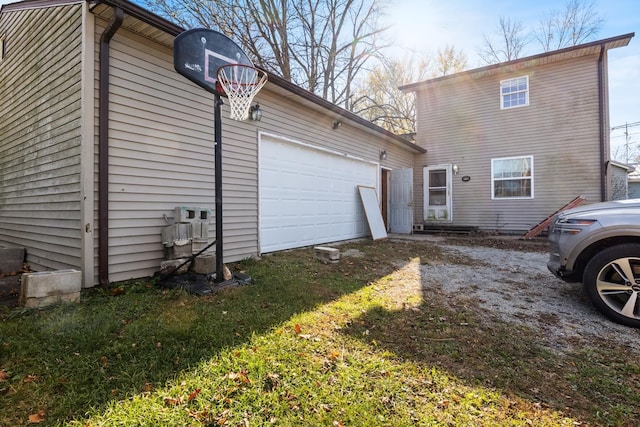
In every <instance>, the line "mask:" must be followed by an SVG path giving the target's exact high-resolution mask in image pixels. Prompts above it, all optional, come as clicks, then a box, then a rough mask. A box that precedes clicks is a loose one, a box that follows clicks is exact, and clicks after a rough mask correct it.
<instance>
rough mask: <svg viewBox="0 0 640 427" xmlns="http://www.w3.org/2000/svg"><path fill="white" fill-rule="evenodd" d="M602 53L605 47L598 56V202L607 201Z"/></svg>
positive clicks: (603, 47) (603, 46)
mask: <svg viewBox="0 0 640 427" xmlns="http://www.w3.org/2000/svg"><path fill="white" fill-rule="evenodd" d="M604 52H605V45H604V44H601V45H600V56H599V57H598V119H599V122H600V123H599V124H600V201H601V202H604V201H605V200H607V182H606V175H607V164H606V158H607V155H606V149H607V146H606V142H605V133H604V126H605V123H606V117H605V114H606V113H605V107H604V90H605V87H604Z"/></svg>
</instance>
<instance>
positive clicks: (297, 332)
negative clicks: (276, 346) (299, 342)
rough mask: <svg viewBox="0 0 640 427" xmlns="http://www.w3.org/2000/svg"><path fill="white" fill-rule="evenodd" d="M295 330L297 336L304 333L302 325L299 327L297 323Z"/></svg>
mask: <svg viewBox="0 0 640 427" xmlns="http://www.w3.org/2000/svg"><path fill="white" fill-rule="evenodd" d="M293 329H294V330H295V331H296V334H298V335H300V332H302V328H301V327H300V325H298V324H297V323H296V325H295V326H294V327H293Z"/></svg>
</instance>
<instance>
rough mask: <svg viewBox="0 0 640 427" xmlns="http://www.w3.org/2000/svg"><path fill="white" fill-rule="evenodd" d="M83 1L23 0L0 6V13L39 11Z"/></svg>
mask: <svg viewBox="0 0 640 427" xmlns="http://www.w3.org/2000/svg"><path fill="white" fill-rule="evenodd" d="M81 3H83V0H24V1H18V2H16V3H9V4H5V5H2V6H0V13H3V12H15V11H16V10H25V9H41V8H44V7H55V6H67V5H70V4H81Z"/></svg>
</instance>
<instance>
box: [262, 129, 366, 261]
mask: <svg viewBox="0 0 640 427" xmlns="http://www.w3.org/2000/svg"><path fill="white" fill-rule="evenodd" d="M376 181H377V167H376V165H375V164H372V163H367V162H364V161H360V160H356V159H352V158H349V157H346V156H343V155H338V154H333V153H329V152H326V151H322V150H318V149H314V148H311V147H308V146H304V145H301V144H296V143H292V142H289V141H284V140H279V139H277V138H273V137H265V136H264V135H263V137H262V138H261V145H260V185H259V191H260V251H261V252H271V251H275V250H282V249H289V248H295V247H301V246H309V245H314V244H319V243H326V242H330V241H337V240H345V239H351V238H356V237H363V236H366V235H368V234H369V228H368V226H367V225H366V222H365V216H364V210H363V209H362V204H361V202H360V199H359V195H358V191H357V186H358V185H366V186H372V187H376Z"/></svg>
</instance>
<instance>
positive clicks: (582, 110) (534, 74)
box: [401, 34, 634, 233]
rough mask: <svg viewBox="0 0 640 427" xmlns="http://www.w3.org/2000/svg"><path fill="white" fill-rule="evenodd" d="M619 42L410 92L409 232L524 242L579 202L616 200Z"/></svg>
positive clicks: (467, 74)
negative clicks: (612, 97) (614, 84)
mask: <svg viewBox="0 0 640 427" xmlns="http://www.w3.org/2000/svg"><path fill="white" fill-rule="evenodd" d="M633 36H634V34H625V35H621V36H618V37H612V38H607V39H603V40H598V41H594V42H591V43H586V44H582V45H578V46H573V47H569V48H565V49H561V50H556V51H551V52H546V53H543V54H539V55H534V56H529V57H526V58H521V59H517V60H513V61H509V62H505V63H500V64H495V65H490V66H486V67H482V68H477V69H472V70H468V71H464V72H460V73H456V74H452V75H448V76H444V77H439V78H435V79H431V80H426V81H421V82H417V83H412V84H409V85H406V86H403V87H402V88H401V90H402V91H404V92H405V93H415V95H416V103H417V104H416V110H417V134H416V143H417V144H418V145H419V146H420V147H422V148H423V149H425V150H427V151H425V153H417V154H416V157H415V168H414V189H415V191H414V194H415V200H414V206H415V217H414V224H415V227H416V228H419V229H423V228H426V229H429V228H441V229H453V228H469V229H479V230H485V231H491V232H494V231H495V232H500V233H523V232H525V231H527V230H529V229H531V228H532V227H535V226H536V225H537V224H539V223H540V222H542V221H544V219H545V218H547V217H548V216H549V215H551V214H553V213H554V212H555V211H557V210H558V209H561V208H563V207H564V206H565V205H567V204H568V203H570V202H571V201H573V200H575V199H576V198H578V197H582V198H584V199H585V202H586V203H593V202H599V201H605V200H611V199H613V198H618V195H619V192H620V191H619V190H620V185H619V182H620V177H619V175H620V173H624V174H625V175H626V173H627V170H626V169H625V170H624V171H622V169H620V167H619V166H620V165H618V164H616V163H615V162H610V161H609V160H610V159H609V151H610V150H609V113H608V111H609V110H608V103H609V101H608V86H607V53H608V51H609V50H610V49H614V48H619V47H623V46H626V45H627V44H628V43H629V42H630V40H631V38H632V37H633Z"/></svg>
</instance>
